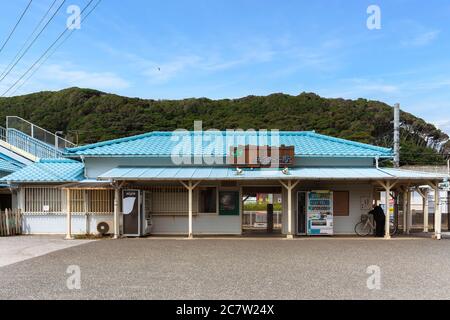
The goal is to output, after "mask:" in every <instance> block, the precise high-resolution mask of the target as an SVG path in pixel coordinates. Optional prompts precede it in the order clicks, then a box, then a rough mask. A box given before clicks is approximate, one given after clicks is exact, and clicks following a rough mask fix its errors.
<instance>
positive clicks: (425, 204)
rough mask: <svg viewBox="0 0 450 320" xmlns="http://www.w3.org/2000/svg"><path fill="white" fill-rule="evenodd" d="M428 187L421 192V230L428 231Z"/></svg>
mask: <svg viewBox="0 0 450 320" xmlns="http://www.w3.org/2000/svg"><path fill="white" fill-rule="evenodd" d="M428 193H429V191H428V189H425V190H424V193H423V232H428V216H429V208H428V207H429V203H428Z"/></svg>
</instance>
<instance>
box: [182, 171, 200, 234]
mask: <svg viewBox="0 0 450 320" xmlns="http://www.w3.org/2000/svg"><path fill="white" fill-rule="evenodd" d="M180 183H181V184H182V185H183V186H184V187H185V188H186V189H187V190H188V206H189V208H188V239H193V238H194V233H193V222H192V204H193V201H192V193H193V191H194V189H195V187H197V186H198V185H199V183H200V181H197V182H196V183H194V184H193V183H192V181H190V180H189V181H188V183H187V184H186V183H184V182H183V181H180Z"/></svg>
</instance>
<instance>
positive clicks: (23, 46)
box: [0, 0, 58, 78]
mask: <svg viewBox="0 0 450 320" xmlns="http://www.w3.org/2000/svg"><path fill="white" fill-rule="evenodd" d="M56 1H58V0H53V3H52V4H51V5H50V7H49V8H48V10H47V12H46V13H45V14H44V15H43V16H42V18H41V20H40V21H39V23H38V24H37V25H36V27H34V30H33V32H32V33H31V34H30V35H29V36H28V38H27V40H25V42H24V43H23V44H22V47H21V48H20V50H19V51H18V52H17V53H16V55H15V57H14V58H13V59H12V60H11V62H10V63H9V64H8V66H7V67H6V68H5V69H4V70H3V72H2V73H1V75H0V78H1V77H2V76H3V75H4V74H5V72H6V70H8V69H9V67H11V65H12V64H13V63H14V61H16V59H17V57H18V56H19V55H20V53H21V52H22V51H23V49H24V48H25V46H26V45H27V43H29V41H30V40H31V38H32V37H33V36H34V34H35V33H36V31H37V30H38V29H39V27H40V26H41V24H42V22H43V21H44V20H45V18H46V17H47V15H48V14H49V12H50V11H51V9H52V8H53V6H54V5H55V3H56Z"/></svg>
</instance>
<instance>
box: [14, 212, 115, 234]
mask: <svg viewBox="0 0 450 320" xmlns="http://www.w3.org/2000/svg"><path fill="white" fill-rule="evenodd" d="M103 221H104V222H107V223H108V224H109V227H110V228H109V232H113V227H112V226H113V216H112V215H90V216H88V221H86V216H85V215H73V216H72V233H73V234H87V233H89V234H97V233H98V232H97V224H98V223H99V222H103ZM23 230H24V233H25V234H65V233H66V215H61V214H59V215H55V214H47V215H27V214H24V215H23Z"/></svg>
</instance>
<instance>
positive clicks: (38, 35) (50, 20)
mask: <svg viewBox="0 0 450 320" xmlns="http://www.w3.org/2000/svg"><path fill="white" fill-rule="evenodd" d="M64 2H66V0H63V2H61V4H60V5H59V7H58V9H56V11H55V12H54V13H53V15H52V16H51V17H50V19H49V20H48V21H47V22H46V24H45V25H44V27H43V28H42V29H41V31H39V33H38V34H37V35H36V37H35V38H34V39H33V41H31V43H30V44H29V45H28V47H27V48H26V50H25V51H24V52H23V53H22V54H21V55H20V57H19V59H17V60H16V62H15V63H14V64H13V65H12V66H11V68H9V69H8V71H7V72H6V73H5V74H4V75H3V76H2V77H1V78H0V82H2V81H3V79H5V78H6V77H7V76H8V74H9V73H10V72H11V71H12V70H13V69H14V67H15V66H16V65H17V64H18V63H19V62H20V60H22V58H23V56H24V55H25V54H26V53H27V52H28V50H30V48H31V47H32V46H33V44H34V43H35V42H36V40H37V39H38V38H39V37H40V36H41V34H42V32H44V30H45V29H46V28H47V26H48V25H49V24H50V22H52V20H53V18H55V16H56V14H57V13H58V11H59V10H60V9H61V7H62V6H63V4H64Z"/></svg>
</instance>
